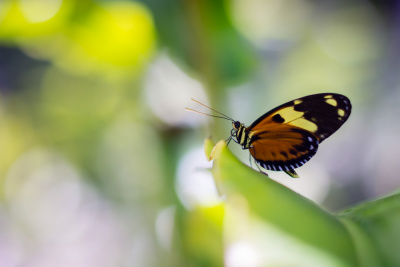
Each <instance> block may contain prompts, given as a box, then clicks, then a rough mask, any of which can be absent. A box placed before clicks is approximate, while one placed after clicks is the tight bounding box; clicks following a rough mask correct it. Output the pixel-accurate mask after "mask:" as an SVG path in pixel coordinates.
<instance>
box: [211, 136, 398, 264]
mask: <svg viewBox="0 0 400 267" xmlns="http://www.w3.org/2000/svg"><path fill="white" fill-rule="evenodd" d="M211 158H212V159H214V167H213V174H214V179H215V181H216V183H217V185H218V187H219V190H220V192H222V193H224V194H226V196H227V202H229V199H230V196H235V195H236V196H237V195H239V196H241V197H242V198H244V199H245V200H246V201H247V205H248V207H249V212H250V214H252V215H253V216H256V217H258V218H259V219H261V220H262V221H263V222H264V223H266V224H268V225H273V226H274V227H276V228H277V229H279V230H280V231H283V232H284V233H285V234H287V235H290V236H291V237H294V238H295V239H297V240H300V241H301V242H302V243H304V244H305V245H306V246H311V247H314V248H315V249H318V251H323V254H324V255H325V256H326V258H327V261H329V263H330V264H332V265H333V266H379V264H378V262H379V261H378V257H377V255H376V252H375V249H374V247H373V245H372V243H371V241H370V239H369V237H368V236H367V234H365V233H364V232H363V231H362V229H360V228H358V226H357V225H355V224H353V223H352V222H350V221H343V220H340V219H338V218H337V217H335V216H334V215H332V214H330V213H328V212H326V211H325V210H323V209H322V208H320V207H319V206H317V205H316V204H315V203H313V202H312V201H310V200H308V199H306V198H304V197H303V196H301V195H299V194H297V193H295V192H293V191H292V190H290V189H289V188H287V187H285V186H283V185H281V184H279V183H278V182H276V181H274V180H272V179H270V178H268V177H267V176H266V175H264V174H262V173H259V172H257V171H255V170H253V169H251V168H249V167H248V166H246V165H244V164H242V163H241V162H239V161H238V159H237V158H235V157H234V156H233V155H232V153H231V152H230V151H229V149H227V147H226V143H225V142H224V141H220V142H219V143H217V145H216V146H215V147H214V149H213V152H212V155H211ZM399 218H400V217H399ZM319 256H320V255H317V254H316V255H312V254H309V255H307V256H305V257H315V258H318V257H319Z"/></svg>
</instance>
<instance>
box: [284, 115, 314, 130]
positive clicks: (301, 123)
mask: <svg viewBox="0 0 400 267" xmlns="http://www.w3.org/2000/svg"><path fill="white" fill-rule="evenodd" d="M288 124H289V125H292V126H296V127H299V128H302V129H304V130H307V131H309V132H312V133H315V132H316V131H317V130H318V126H317V124H315V123H313V122H311V121H309V120H306V119H304V118H300V119H297V120H294V121H292V122H290V123H288Z"/></svg>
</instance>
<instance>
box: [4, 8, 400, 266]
mask: <svg viewBox="0 0 400 267" xmlns="http://www.w3.org/2000/svg"><path fill="white" fill-rule="evenodd" d="M399 12H400V4H399V3H398V1H390V0H387V1H377V0H370V1H367V0H354V1H344V0H342V1H328V0H326V1H323V0H322V1H312V0H226V1H215V0H192V1H185V0H163V1H157V0H142V1H128V0H118V1H107V0H103V1H101V0H84V1H80V0H0V151H1V153H0V198H1V203H0V266H1V267H3V266H7V267H12V266H35V267H36V266H38V267H39V266H40V267H46V266H61V267H62V266H82V267H83V266H96V267H108V266H221V265H222V264H225V265H226V266H230V267H232V266H245V265H242V263H243V262H241V261H240V259H241V256H243V255H246V259H247V261H246V266H259V264H260V261H259V260H260V257H259V256H257V255H258V254H257V252H256V251H254V250H252V249H251V247H250V246H248V245H246V244H244V243H239V244H236V245H235V246H229V242H228V241H226V240H225V241H223V236H222V233H223V232H226V231H228V230H229V227H228V230H227V228H226V227H225V228H224V226H223V225H224V224H223V213H224V211H223V207H222V206H221V199H220V198H219V196H218V194H217V191H216V189H215V186H214V183H213V180H212V176H211V173H210V171H209V168H210V167H211V164H212V163H209V162H207V161H206V159H205V156H204V152H203V148H202V146H203V141H204V139H205V138H206V137H208V136H211V137H212V139H213V140H214V141H218V140H220V139H226V138H228V137H229V134H230V130H231V127H232V126H231V123H230V122H229V121H225V120H218V119H210V118H209V117H207V116H203V115H200V114H195V113H190V112H187V111H185V107H189V108H193V109H196V110H199V111H202V112H207V113H210V111H209V110H207V109H205V108H204V107H202V106H200V105H198V104H197V103H195V102H192V101H190V98H194V99H196V100H199V101H201V102H202V103H205V104H207V105H210V106H211V107H213V108H215V109H217V110H219V111H220V112H223V113H225V114H227V115H228V116H230V117H233V118H234V119H236V120H239V121H241V122H243V123H245V125H247V126H248V125H250V124H251V123H252V122H253V121H254V120H255V119H257V118H258V117H259V116H261V115H262V114H264V113H265V112H266V111H268V110H270V109H272V108H274V107H275V106H277V105H280V104H282V103H284V102H287V101H290V100H292V99H295V98H298V97H302V96H305V95H308V94H313V93H322V92H335V93H341V94H344V95H346V96H347V97H349V98H350V99H351V101H352V104H353V111H352V114H351V116H350V118H349V120H348V122H347V123H346V124H345V125H344V126H343V127H342V128H341V129H340V130H339V131H338V132H337V133H335V134H334V135H333V136H332V137H330V138H329V139H328V140H326V141H325V142H324V143H323V144H322V145H321V146H320V149H319V151H318V154H317V155H316V156H315V157H314V158H313V160H311V163H308V164H306V165H305V166H304V167H302V168H300V169H298V173H299V175H300V177H301V179H291V178H290V177H289V176H287V175H285V174H283V175H282V174H281V173H276V172H270V173H269V174H270V176H271V177H272V178H274V179H277V180H278V181H279V182H281V183H284V184H285V185H287V186H289V187H291V188H293V190H295V191H297V192H299V193H300V194H302V195H304V196H306V197H308V198H310V199H311V200H313V201H315V202H316V203H318V204H320V205H321V206H322V207H324V208H325V209H327V210H328V211H331V212H336V211H338V210H341V209H343V208H345V207H347V206H349V205H352V204H355V203H359V202H361V201H365V200H368V199H372V198H376V197H379V196H383V195H385V194H388V193H390V192H392V191H393V190H395V189H396V188H397V187H398V186H399V185H400V181H399V180H398V179H396V178H397V176H398V175H397V167H398V164H399V156H398V151H399V150H400V142H398V138H399V136H400V122H399V114H400V105H399V104H398V101H399V99H400V75H399V74H400V73H399V71H400V60H399V59H400V58H399V45H400V20H399V18H400V17H399V15H400V14H399ZM230 149H231V150H233V152H234V153H235V154H236V155H237V156H238V157H239V158H240V159H241V160H242V161H243V162H244V163H245V164H248V151H242V150H241V148H240V147H239V146H238V145H236V144H235V143H231V144H230ZM205 218H206V219H205ZM263 260H264V261H268V259H263ZM308 266H311V265H308Z"/></svg>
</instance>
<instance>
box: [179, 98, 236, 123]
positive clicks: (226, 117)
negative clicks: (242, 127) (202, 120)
mask: <svg viewBox="0 0 400 267" xmlns="http://www.w3.org/2000/svg"><path fill="white" fill-rule="evenodd" d="M191 100H192V101H194V102H196V103H198V104H200V105H202V106H204V107H206V108H208V109H211V110H212V111H214V112H217V113H218V114H221V115H222V116H224V117H225V119H227V120H230V121H235V120H234V119H232V118H231V117H229V116H226V115H225V114H223V113H221V112H219V111H216V110H215V109H213V108H210V107H209V106H207V105H204V104H203V103H201V102H199V101H197V100H194V99H193V98H191ZM186 109H187V110H190V111H194V112H198V111H196V110H193V109H189V108H186ZM198 113H201V112H198ZM201 114H204V115H209V116H211V117H216V118H223V117H219V116H213V115H210V114H205V113H201Z"/></svg>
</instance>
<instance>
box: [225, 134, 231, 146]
mask: <svg viewBox="0 0 400 267" xmlns="http://www.w3.org/2000/svg"><path fill="white" fill-rule="evenodd" d="M231 140H232V136H229V138H228V139H226V141H225V142H226V146H228V145H229V143H230V142H231Z"/></svg>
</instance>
